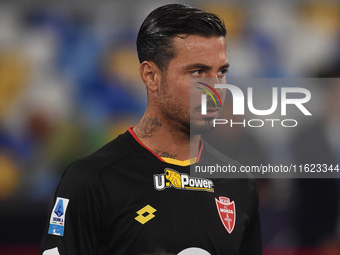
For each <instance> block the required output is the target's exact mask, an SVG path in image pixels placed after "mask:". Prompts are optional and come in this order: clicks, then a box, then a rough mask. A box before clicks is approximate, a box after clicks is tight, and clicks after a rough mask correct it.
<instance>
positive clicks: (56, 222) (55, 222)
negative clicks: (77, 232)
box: [48, 197, 69, 236]
mask: <svg viewBox="0 0 340 255" xmlns="http://www.w3.org/2000/svg"><path fill="white" fill-rule="evenodd" d="M68 202H69V200H68V199H67V198H61V197H57V200H56V202H55V205H54V207H53V210H52V214H51V218H50V226H49V228H48V233H49V234H51V235H57V236H63V235H64V227H65V213H66V209H67V206H68Z"/></svg>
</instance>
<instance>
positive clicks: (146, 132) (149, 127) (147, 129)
mask: <svg viewBox="0 0 340 255" xmlns="http://www.w3.org/2000/svg"><path fill="white" fill-rule="evenodd" d="M161 126H162V123H161V122H159V121H158V118H150V117H145V118H143V119H142V120H141V122H139V123H138V124H137V125H136V135H137V136H138V137H139V138H145V137H149V138H150V137H152V133H153V132H155V131H156V129H157V127H161Z"/></svg>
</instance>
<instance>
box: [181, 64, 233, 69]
mask: <svg viewBox="0 0 340 255" xmlns="http://www.w3.org/2000/svg"><path fill="white" fill-rule="evenodd" d="M229 66H230V64H229V63H226V64H225V65H223V66H221V67H220V68H219V69H228V67H229ZM196 68H197V69H205V70H211V69H212V67H211V66H208V65H206V64H201V63H196V64H192V65H188V66H187V67H186V69H187V70H191V69H196Z"/></svg>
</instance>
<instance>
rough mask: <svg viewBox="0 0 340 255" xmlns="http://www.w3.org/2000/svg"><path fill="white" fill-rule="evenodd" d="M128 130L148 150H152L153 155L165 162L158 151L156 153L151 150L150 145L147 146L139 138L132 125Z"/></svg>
mask: <svg viewBox="0 0 340 255" xmlns="http://www.w3.org/2000/svg"><path fill="white" fill-rule="evenodd" d="M128 131H129V132H130V134H131V135H132V136H133V138H135V140H136V141H137V142H138V143H139V144H140V145H142V146H143V147H144V148H145V149H147V150H148V151H150V152H151V153H152V154H153V155H155V156H156V157H157V158H158V159H159V160H160V161H162V162H165V161H164V160H163V159H162V158H161V157H160V156H158V155H157V154H156V153H154V152H153V151H152V150H150V149H149V148H148V147H146V146H145V145H144V144H143V143H142V141H141V140H139V138H138V136H137V135H136V133H135V132H134V131H133V130H132V127H130V128H129V129H128Z"/></svg>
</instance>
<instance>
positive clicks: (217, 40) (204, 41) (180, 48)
mask: <svg viewBox="0 0 340 255" xmlns="http://www.w3.org/2000/svg"><path fill="white" fill-rule="evenodd" d="M173 47H174V50H175V54H176V57H175V58H180V59H183V58H185V59H187V60H189V59H190V61H189V62H192V61H193V62H201V63H205V62H206V61H209V60H210V61H211V60H212V59H220V61H222V62H224V61H227V60H226V59H227V49H226V42H225V38H224V37H223V36H220V37H216V36H214V37H204V36H198V35H189V36H185V35H181V37H175V38H174V43H173ZM208 59H209V60H208ZM178 60H179V59H178ZM223 64H224V63H223Z"/></svg>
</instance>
